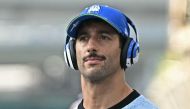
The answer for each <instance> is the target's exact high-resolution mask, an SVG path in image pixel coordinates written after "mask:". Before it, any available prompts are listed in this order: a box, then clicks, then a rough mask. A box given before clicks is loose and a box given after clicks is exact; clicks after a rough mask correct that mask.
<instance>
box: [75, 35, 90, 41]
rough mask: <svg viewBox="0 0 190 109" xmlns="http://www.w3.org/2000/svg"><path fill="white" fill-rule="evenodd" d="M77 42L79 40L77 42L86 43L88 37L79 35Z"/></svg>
mask: <svg viewBox="0 0 190 109" xmlns="http://www.w3.org/2000/svg"><path fill="white" fill-rule="evenodd" d="M77 40H79V41H87V40H88V37H87V36H86V35H79V36H78V38H77Z"/></svg>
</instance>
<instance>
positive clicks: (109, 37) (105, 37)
mask: <svg viewBox="0 0 190 109" xmlns="http://www.w3.org/2000/svg"><path fill="white" fill-rule="evenodd" d="M100 38H101V39H102V40H110V39H111V35H109V34H108V33H102V34H101V35H100Z"/></svg>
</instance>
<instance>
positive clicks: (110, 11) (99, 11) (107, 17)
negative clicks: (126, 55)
mask: <svg viewBox="0 0 190 109" xmlns="http://www.w3.org/2000/svg"><path fill="white" fill-rule="evenodd" d="M92 18H99V19H102V20H104V21H105V22H107V23H108V24H110V25H111V26H112V27H113V28H114V29H115V30H117V32H118V33H120V34H121V35H122V36H123V37H129V36H130V28H129V26H128V23H129V22H130V23H132V22H131V20H130V19H129V18H127V17H126V16H125V15H124V14H123V13H122V12H121V11H119V10H117V9H115V8H112V7H109V6H107V5H99V4H95V5H92V6H90V7H87V8H85V9H84V10H83V11H82V12H81V13H80V15H79V16H78V17H76V18H74V19H73V20H72V21H71V23H70V24H69V26H68V28H67V37H72V38H75V37H76V36H77V30H78V27H79V25H80V24H81V22H83V21H85V20H87V19H92ZM118 19H119V20H118ZM131 26H132V27H134V30H135V33H136V29H135V26H134V25H133V24H132V25H131ZM136 40H138V39H136Z"/></svg>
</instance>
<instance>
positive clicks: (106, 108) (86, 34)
mask: <svg viewBox="0 0 190 109" xmlns="http://www.w3.org/2000/svg"><path fill="white" fill-rule="evenodd" d="M131 29H132V30H134V33H135V34H136V37H135V38H133V37H131V35H130V32H131V31H130V30H131ZM139 52H140V50H139V41H138V37H137V31H136V27H135V25H134V24H133V22H132V21H131V20H130V19H129V18H128V17H127V16H126V15H125V14H124V13H122V12H121V11H120V10H118V9H115V8H112V7H109V6H107V5H99V4H95V5H92V6H90V7H87V8H85V9H84V10H83V11H82V12H81V14H80V15H79V16H77V17H76V18H74V19H73V20H72V21H71V23H70V24H69V26H68V29H67V38H66V43H65V50H64V58H65V61H66V63H67V65H68V66H69V67H70V68H72V69H75V70H79V71H80V73H81V87H82V98H80V99H81V100H80V102H78V103H77V105H76V106H75V107H77V109H157V107H156V106H155V105H154V104H153V103H152V102H151V101H150V100H148V99H147V98H146V97H144V96H143V95H141V94H140V93H139V92H138V91H136V90H135V89H133V88H132V87H130V86H129V84H128V83H127V82H126V81H125V70H126V69H127V68H128V67H130V66H131V65H133V64H135V63H136V62H137V61H138V57H139ZM139 82H140V81H139Z"/></svg>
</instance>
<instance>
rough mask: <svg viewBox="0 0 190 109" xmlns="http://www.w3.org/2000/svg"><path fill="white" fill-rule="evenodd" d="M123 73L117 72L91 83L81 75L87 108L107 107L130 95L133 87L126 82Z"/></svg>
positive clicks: (99, 108)
mask: <svg viewBox="0 0 190 109" xmlns="http://www.w3.org/2000/svg"><path fill="white" fill-rule="evenodd" d="M123 75H124V72H119V73H115V74H114V75H113V76H111V77H109V78H107V79H105V80H104V81H102V82H100V83H97V84H95V83H90V82H89V81H87V80H86V79H85V78H84V77H83V76H81V84H82V92H83V98H84V102H83V105H84V107H85V109H106V108H109V107H111V106H113V105H115V104H117V103H118V102H119V101H121V100H123V99H124V98H125V97H126V96H127V95H129V94H130V93H131V92H132V88H130V87H129V85H128V84H127V83H126V82H125V79H124V76H123Z"/></svg>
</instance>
